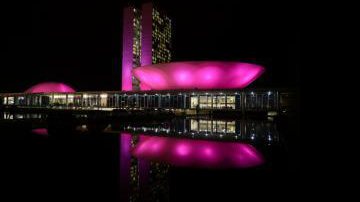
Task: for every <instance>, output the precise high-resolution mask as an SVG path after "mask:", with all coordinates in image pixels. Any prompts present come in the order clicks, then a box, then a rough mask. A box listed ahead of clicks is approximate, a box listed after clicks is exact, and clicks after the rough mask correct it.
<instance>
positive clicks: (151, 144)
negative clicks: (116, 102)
mask: <svg viewBox="0 0 360 202" xmlns="http://www.w3.org/2000/svg"><path fill="white" fill-rule="evenodd" d="M264 161H265V160H264V157H263V156H262V154H261V153H260V152H259V151H258V150H257V149H256V148H255V147H253V146H252V145H250V144H247V143H242V142H223V141H213V140H195V139H189V138H175V137H161V136H150V135H144V134H134V133H130V132H122V133H121V134H120V182H121V183H120V185H121V186H120V188H121V189H120V190H121V198H122V199H123V200H124V201H142V200H143V199H146V200H147V201H169V181H168V176H169V172H170V171H171V168H172V167H189V168H200V169H239V168H250V167H256V166H259V165H262V164H263V163H264Z"/></svg>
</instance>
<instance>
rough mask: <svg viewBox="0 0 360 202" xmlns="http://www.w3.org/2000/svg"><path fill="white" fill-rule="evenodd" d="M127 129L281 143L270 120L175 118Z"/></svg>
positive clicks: (130, 126)
mask: <svg viewBox="0 0 360 202" xmlns="http://www.w3.org/2000/svg"><path fill="white" fill-rule="evenodd" d="M122 129H123V130H124V131H127V132H130V133H135V134H146V135H156V136H176V137H187V138H194V139H219V140H230V141H245V142H253V143H266V144H274V143H278V142H279V133H278V131H277V127H276V124H275V123H274V122H273V121H268V120H257V121H256V120H214V119H174V120H172V121H171V122H170V123H161V124H147V125H135V124H127V125H124V126H123V128H122Z"/></svg>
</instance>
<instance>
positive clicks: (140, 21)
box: [122, 3, 171, 91]
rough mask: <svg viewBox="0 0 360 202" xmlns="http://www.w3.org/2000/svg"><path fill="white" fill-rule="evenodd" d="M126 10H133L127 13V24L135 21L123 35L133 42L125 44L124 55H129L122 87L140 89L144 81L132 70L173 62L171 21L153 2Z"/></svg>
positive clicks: (124, 69)
mask: <svg viewBox="0 0 360 202" xmlns="http://www.w3.org/2000/svg"><path fill="white" fill-rule="evenodd" d="M130 8H131V10H129V9H130ZM125 10H126V11H127V12H129V13H127V15H126V16H125V23H130V22H131V25H129V26H125V27H124V30H123V35H124V36H125V38H126V39H128V40H129V41H127V43H123V54H124V53H126V57H125V60H124V58H123V61H122V62H123V73H122V74H123V75H122V77H123V81H124V82H123V87H122V88H123V89H126V90H127V91H129V90H135V91H138V90H140V87H141V85H140V81H139V80H138V79H137V78H136V77H135V76H134V75H133V74H132V72H131V70H132V69H135V68H137V67H140V66H144V65H150V64H157V63H164V62H170V61H171V20H170V18H169V17H167V16H166V15H165V14H164V13H161V12H160V11H159V9H157V8H155V7H154V5H152V4H151V3H145V4H143V5H142V6H141V7H136V6H133V7H128V8H126V9H125ZM129 29H131V31H129ZM124 50H125V51H124ZM126 59H128V60H129V61H128V60H126ZM124 77H125V78H124ZM128 80H131V81H128ZM124 85H125V86H126V87H124ZM141 88H143V87H141Z"/></svg>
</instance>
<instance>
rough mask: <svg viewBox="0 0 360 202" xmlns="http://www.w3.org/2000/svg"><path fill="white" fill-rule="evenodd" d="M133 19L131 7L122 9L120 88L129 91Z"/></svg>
mask: <svg viewBox="0 0 360 202" xmlns="http://www.w3.org/2000/svg"><path fill="white" fill-rule="evenodd" d="M133 19H134V12H133V8H132V7H127V8H125V9H124V18H123V30H124V31H123V39H122V45H123V49H122V70H121V71H122V73H121V76H122V80H121V90H123V91H131V90H132V74H131V70H132V67H133V43H134V42H133V33H134V28H133Z"/></svg>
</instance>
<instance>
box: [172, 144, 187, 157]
mask: <svg viewBox="0 0 360 202" xmlns="http://www.w3.org/2000/svg"><path fill="white" fill-rule="evenodd" d="M175 150H176V154H177V155H178V156H186V155H188V154H189V153H190V147H189V146H188V145H186V144H184V143H180V144H178V145H177V146H176V149H175Z"/></svg>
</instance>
